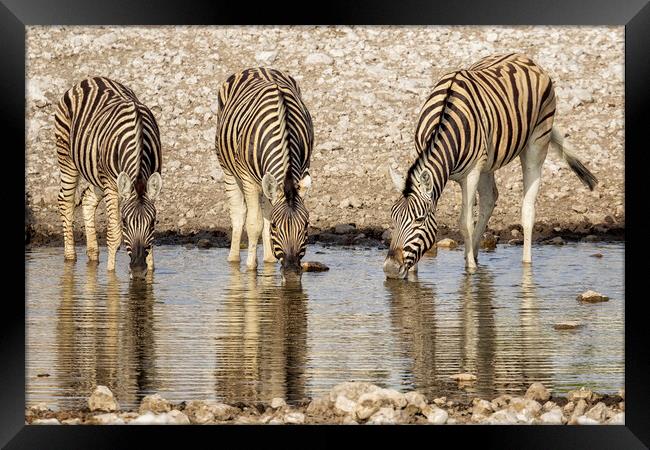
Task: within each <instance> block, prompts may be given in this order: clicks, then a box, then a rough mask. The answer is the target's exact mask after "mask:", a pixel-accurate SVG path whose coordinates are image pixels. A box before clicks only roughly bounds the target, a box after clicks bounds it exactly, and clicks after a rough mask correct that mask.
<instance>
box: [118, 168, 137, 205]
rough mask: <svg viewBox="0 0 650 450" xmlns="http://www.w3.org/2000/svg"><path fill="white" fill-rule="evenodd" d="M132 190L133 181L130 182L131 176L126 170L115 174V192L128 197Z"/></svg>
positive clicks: (125, 197) (124, 197)
mask: <svg viewBox="0 0 650 450" xmlns="http://www.w3.org/2000/svg"><path fill="white" fill-rule="evenodd" d="M131 191H133V183H131V178H129V175H128V174H127V173H126V172H120V174H119V175H118V176H117V193H118V194H119V195H120V197H122V198H123V199H127V198H129V196H130V195H131Z"/></svg>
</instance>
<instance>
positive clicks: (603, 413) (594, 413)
mask: <svg viewBox="0 0 650 450" xmlns="http://www.w3.org/2000/svg"><path fill="white" fill-rule="evenodd" d="M585 415H586V416H587V417H589V418H590V419H594V420H596V421H598V422H603V421H605V419H606V418H607V406H605V404H604V403H603V402H598V403H596V405H595V406H593V407H592V408H591V409H590V410H589V411H587V414H585Z"/></svg>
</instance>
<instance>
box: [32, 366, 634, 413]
mask: <svg viewBox="0 0 650 450" xmlns="http://www.w3.org/2000/svg"><path fill="white" fill-rule="evenodd" d="M461 375H469V374H461ZM468 382H469V383H471V381H468ZM624 422H625V391H624V390H621V391H619V393H618V394H617V395H611V394H605V395H601V394H598V393H595V392H592V391H591V390H589V389H586V388H584V387H581V388H579V389H576V390H573V391H569V392H568V393H567V394H566V395H565V396H556V395H552V393H551V392H550V391H549V390H548V389H547V388H546V387H545V386H543V385H542V384H540V383H533V384H532V385H530V387H529V388H528V390H527V391H526V392H525V393H523V394H522V395H521V396H516V395H508V394H504V395H500V396H498V397H495V398H494V399H491V400H486V399H481V398H473V399H471V400H465V401H456V400H453V399H448V398H447V397H437V398H427V397H425V396H424V395H423V394H421V393H419V392H418V391H409V392H406V393H402V392H398V391H395V390H392V389H384V388H381V387H379V386H376V385H373V384H370V383H365V382H344V383H341V384H339V385H336V386H334V387H333V388H332V389H331V390H330V391H329V392H328V393H327V394H325V395H323V396H320V397H316V398H313V399H312V398H305V399H303V400H300V401H298V402H295V403H292V404H287V402H286V401H285V400H284V399H281V398H274V399H273V400H272V401H271V402H270V403H268V402H233V403H220V402H217V401H215V400H191V401H184V402H181V403H172V402H169V401H167V400H165V399H164V398H163V397H161V396H160V395H158V394H154V395H148V396H145V397H144V398H143V399H142V401H141V403H140V406H139V408H138V409H137V410H136V409H132V410H122V409H120V407H119V402H118V401H117V400H116V399H115V398H114V397H113V393H112V392H111V391H110V390H109V389H108V388H106V387H105V386H98V387H96V389H95V391H94V392H93V393H92V395H91V396H90V397H89V398H88V406H87V407H85V408H83V409H77V410H60V409H58V408H57V407H53V406H49V405H47V404H44V403H40V404H37V405H33V406H31V407H30V408H27V409H26V411H25V423H26V424H35V425H38V424H43V425H60V424H65V425H80V424H83V425H86V424H87V425H99V424H106V425H108V424H120V425H123V424H133V425H135V424H142V425H145V424H146V425H150V424H176V425H190V424H278V425H279V424H292V425H296V424H343V425H357V424H377V425H379V424H433V425H444V424H448V425H454V424H457V425H462V424H492V425H500V424H528V425H538V424H542V425H544V424H546V425H598V424H620V425H622V424H624Z"/></svg>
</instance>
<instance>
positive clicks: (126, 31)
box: [25, 26, 625, 245]
mask: <svg viewBox="0 0 650 450" xmlns="http://www.w3.org/2000/svg"><path fill="white" fill-rule="evenodd" d="M511 51H518V52H523V53H526V54H528V55H530V56H531V57H532V58H533V59H534V60H536V61H537V62H538V63H539V64H540V65H541V66H542V67H543V68H544V69H546V70H547V71H548V73H549V74H550V76H551V78H552V79H553V81H554V83H555V87H556V93H557V99H558V106H557V111H558V114H557V116H556V123H557V124H558V125H559V126H560V127H561V128H562V129H563V130H565V132H566V133H567V134H568V139H570V140H571V141H572V142H573V143H574V145H575V147H576V149H577V151H578V153H579V155H580V156H581V158H583V160H584V161H585V163H586V165H587V166H588V167H589V168H590V169H591V170H592V171H593V172H594V174H595V175H596V176H597V177H598V179H599V180H600V184H599V185H598V187H597V189H596V190H595V191H594V192H589V191H588V190H587V189H586V188H585V187H584V186H583V185H582V184H581V183H580V182H579V181H578V178H577V177H576V176H575V175H574V174H573V173H572V172H571V171H570V170H569V169H568V168H567V166H566V165H565V164H564V163H562V162H561V161H560V160H559V159H558V158H557V157H556V156H554V155H552V154H551V155H549V157H548V159H547V162H546V164H545V166H544V172H543V183H542V187H541V190H540V194H539V198H538V202H537V205H538V206H537V222H538V225H537V227H536V236H537V237H538V238H542V239H547V238H552V237H554V236H555V235H559V236H563V237H564V238H565V239H566V238H575V237H585V236H587V235H595V236H597V237H598V238H599V239H600V238H603V237H605V238H607V236H612V235H614V236H618V237H622V232H623V229H624V224H625V211H624V207H623V205H624V118H623V105H624V83H623V75H624V70H623V63H624V29H623V27H459V26H454V27H415V26H408V27H391V26H363V27H339V26H326V27H325V26H324V27H305V26H291V27H259V26H247V27H193V26H181V27H71V26H58V27H49V26H48V27H40V26H29V27H27V66H26V69H27V89H26V91H27V92H26V95H27V104H26V119H27V121H26V144H27V145H26V154H25V157H26V159H25V164H26V167H25V187H26V198H25V219H26V241H30V242H31V243H32V244H35V245H40V244H47V243H49V244H54V245H60V244H61V239H60V235H61V223H60V219H59V216H58V212H57V204H56V197H57V193H58V189H59V170H58V167H57V163H56V152H55V145H54V132H53V113H54V105H56V103H57V101H58V99H59V98H60V96H61V95H62V94H63V93H64V92H65V91H66V90H67V89H68V88H69V87H71V86H72V85H73V84H74V83H76V82H78V81H80V80H81V79H83V78H84V77H87V76H93V75H104V76H108V77H111V78H114V79H116V80H118V81H121V82H123V83H125V84H126V85H128V86H129V87H131V88H132V89H133V90H134V91H135V92H136V94H137V95H138V97H139V98H140V100H141V101H143V102H144V103H145V104H147V105H148V106H149V107H150V108H151V109H152V111H153V113H154V115H155V116H156V118H157V120H158V123H159V125H160V129H161V139H162V145H163V169H162V175H163V191H162V193H161V196H160V198H159V200H158V201H157V209H158V223H157V231H158V241H159V242H176V243H183V242H193V243H196V242H198V240H199V239H208V240H210V241H211V242H212V244H213V245H225V244H224V242H226V243H227V239H228V237H227V234H228V233H229V228H230V222H229V218H228V207H227V204H226V201H225V200H226V199H225V195H224V187H223V183H222V181H221V176H222V172H221V170H220V168H219V166H218V163H217V158H216V155H215V153H214V150H213V146H214V135H215V131H216V117H215V112H216V92H217V90H218V87H219V84H220V83H221V82H222V81H223V80H225V79H226V78H227V76H229V75H230V74H231V73H233V72H235V71H237V70H240V69H243V68H245V67H250V66H257V65H264V66H272V67H275V68H278V69H281V70H285V71H287V72H288V73H290V74H291V75H293V76H294V77H295V78H296V79H297V80H298V82H299V84H300V86H301V88H302V91H303V97H304V101H305V103H306V104H307V106H308V108H309V110H310V112H311V114H312V116H313V122H314V131H315V149H314V152H313V157H312V169H311V174H312V177H313V180H314V182H313V186H312V190H311V192H310V193H309V196H308V199H307V206H308V208H309V209H310V215H311V223H312V230H311V231H312V233H311V234H312V236H313V237H312V239H313V240H319V239H321V238H322V239H321V240H323V241H328V240H329V241H331V242H332V243H338V241H344V240H348V241H352V240H354V239H357V240H359V239H369V240H372V241H373V242H375V243H377V242H379V241H380V238H381V236H382V234H383V233H384V232H385V230H386V229H387V228H388V227H389V226H390V216H389V210H390V205H391V203H392V202H393V201H394V200H395V199H396V193H395V191H394V189H393V186H392V184H391V183H390V180H389V177H388V174H387V166H388V164H391V165H392V166H393V167H395V168H399V169H400V170H402V171H404V170H406V168H407V167H408V165H409V162H410V161H412V158H413V148H414V146H413V132H414V127H415V121H416V118H417V115H418V113H419V110H420V107H421V105H422V103H423V102H424V100H425V99H426V97H427V96H428V95H429V93H430V92H431V90H432V87H433V86H434V84H435V82H436V81H437V80H438V79H439V77H440V76H441V75H442V74H443V73H445V72H447V71H450V70H454V69H458V68H461V67H466V66H468V65H469V64H471V63H473V62H474V61H476V60H478V59H480V58H481V57H483V56H486V55H489V54H492V53H497V52H511ZM496 179H497V186H498V188H499V191H500V196H499V200H498V202H497V206H496V209H495V211H494V214H493V217H492V219H491V221H490V224H489V228H490V230H491V231H492V233H493V234H494V235H496V236H498V237H499V238H500V240H501V241H509V240H511V239H518V236H517V233H518V232H519V231H520V227H519V217H520V198H521V193H522V183H521V170H520V164H519V162H518V161H515V162H513V163H512V164H510V165H509V166H507V167H506V168H504V169H502V170H501V171H499V172H497V176H496ZM459 204H460V189H459V188H458V186H457V185H456V184H455V183H450V184H449V185H448V187H447V188H446V190H445V192H444V193H443V196H442V198H441V200H440V202H439V204H438V217H439V219H438V221H439V223H440V224H441V237H445V236H450V237H455V238H459V236H458V234H457V232H456V230H457V226H456V224H457V220H458V214H459V212H460V209H459ZM80 216H81V213H80V211H78V212H77V226H78V230H81V229H82V222H81V217H80ZM99 223H100V224H99V227H98V229H99V230H100V233H99V234H100V236H101V239H103V236H104V232H103V230H104V229H105V225H104V208H103V204H102V205H100V208H99ZM349 223H353V224H354V225H355V229H354V230H353V231H352V232H348V233H343V234H337V233H334V232H333V231H335V230H334V227H335V226H336V225H341V224H349ZM512 230H515V231H514V232H513V231H512ZM360 234H363V235H364V236H363V237H361V238H359V237H358V236H359V235H360ZM332 236H334V237H332ZM336 236H344V237H342V238H341V237H336ZM590 239H594V238H590ZM80 242H83V241H80ZM100 242H101V240H100Z"/></svg>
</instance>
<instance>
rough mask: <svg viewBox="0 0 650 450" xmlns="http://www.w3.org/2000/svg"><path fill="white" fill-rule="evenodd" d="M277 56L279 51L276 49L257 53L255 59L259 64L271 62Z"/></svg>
mask: <svg viewBox="0 0 650 450" xmlns="http://www.w3.org/2000/svg"><path fill="white" fill-rule="evenodd" d="M277 57H278V52H277V51H275V50H270V51H262V52H257V53H255V61H257V63H258V64H271V63H273V61H275V59H276V58H277Z"/></svg>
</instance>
